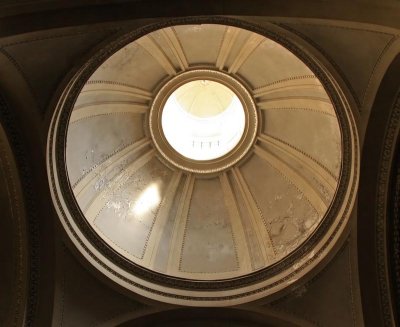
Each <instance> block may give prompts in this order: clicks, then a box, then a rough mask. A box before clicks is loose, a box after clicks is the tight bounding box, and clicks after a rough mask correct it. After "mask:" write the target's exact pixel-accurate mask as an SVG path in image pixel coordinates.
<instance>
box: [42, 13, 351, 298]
mask: <svg viewBox="0 0 400 327" xmlns="http://www.w3.org/2000/svg"><path fill="white" fill-rule="evenodd" d="M201 23H209V24H225V25H232V26H237V27H240V28H242V29H247V30H250V31H253V32H255V33H258V34H261V35H263V36H265V37H267V38H270V39H272V40H274V41H275V42H278V43H279V44H281V45H283V46H284V47H286V48H287V49H289V50H290V51H291V52H292V53H294V54H295V55H296V56H297V57H298V58H299V59H300V60H302V61H303V62H304V63H305V64H306V65H307V66H308V67H309V68H310V69H311V70H312V72H313V73H314V74H315V75H316V77H317V78H318V79H319V81H320V82H321V83H322V85H323V87H324V88H325V90H326V92H327V93H328V94H329V96H330V99H331V102H332V103H333V105H334V109H335V112H336V115H337V118H338V121H339V126H340V130H341V135H342V144H341V146H342V167H341V174H340V177H339V184H338V187H337V190H336V194H335V199H334V201H333V202H332V203H331V205H330V206H329V208H328V211H327V213H326V215H325V217H324V218H323V219H322V221H321V223H320V225H319V226H318V228H317V229H316V230H315V232H314V233H313V234H312V235H311V236H310V237H309V238H308V239H307V240H306V241H305V242H304V243H303V244H302V246H301V247H299V248H297V249H296V250H295V251H293V252H292V253H290V254H289V255H288V256H286V257H285V258H284V259H282V260H281V261H279V262H277V263H276V264H274V265H272V266H269V267H267V268H265V269H261V270H259V271H255V272H254V273H252V274H248V275H245V276H241V277H238V278H232V279H226V280H216V281H214V280H211V281H196V280H187V279H183V278H177V277H171V276H167V275H163V274H160V273H156V272H154V271H150V270H148V269H145V268H143V267H141V266H139V265H137V264H134V263H132V262H130V261H128V260H126V259H125V258H123V257H122V256H121V255H120V254H118V253H116V252H115V251H114V250H113V249H111V248H110V247H109V246H108V245H107V244H105V243H104V241H103V240H101V239H100V238H99V237H98V235H97V234H96V233H95V231H94V230H93V229H92V228H91V226H90V225H89V224H88V222H87V221H86V220H85V217H84V215H83V213H82V211H81V210H80V208H79V205H78V204H77V202H76V199H75V197H74V195H73V192H72V189H71V185H70V182H69V179H68V174H67V172H66V167H65V162H66V161H65V148H66V136H67V129H68V122H69V117H70V115H71V111H72V109H73V106H74V103H75V101H76V98H77V97H78V95H79V93H80V91H81V89H82V87H83V86H84V84H85V83H86V82H87V80H88V79H89V77H90V76H91V75H92V74H93V72H94V71H95V70H96V69H97V68H98V67H99V66H100V65H101V64H102V63H103V62H104V61H105V60H106V59H107V58H109V57H110V56H111V55H112V54H113V53H115V52H116V51H118V50H119V49H121V48H122V47H123V46H125V45H126V44H128V43H130V42H132V41H133V40H136V39H137V38H139V37H141V36H143V35H146V34H147V33H150V32H152V31H155V30H157V29H160V28H164V27H168V26H173V25H184V24H201ZM306 49H307V44H305V43H304V44H303V43H301V44H298V43H297V42H296V41H293V40H292V39H291V38H290V37H289V36H282V35H281V34H280V32H279V29H278V28H275V27H273V26H272V25H271V26H269V27H268V28H263V27H260V26H257V25H253V24H251V23H247V22H244V21H241V20H237V19H231V18H223V17H195V18H177V19H171V20H168V21H164V22H162V23H159V24H154V25H150V26H145V27H143V28H139V29H137V30H136V31H134V32H132V33H129V34H128V35H124V36H122V37H121V38H120V39H118V40H116V41H115V42H112V43H110V45H109V46H107V47H105V48H104V49H102V50H101V51H99V52H98V53H97V54H95V55H94V56H93V57H92V58H91V59H89V61H88V62H87V63H86V64H85V65H84V66H82V68H81V69H80V70H79V71H78V73H77V74H76V75H75V77H74V78H73V79H72V80H71V81H70V82H69V84H68V86H67V87H66V88H65V91H64V93H63V95H62V96H61V97H60V99H59V101H58V105H57V108H56V110H55V113H54V116H53V120H52V123H51V127H50V131H49V136H48V146H47V164H48V172H49V183H50V188H51V193H52V198H53V202H54V204H55V207H56V210H57V212H58V214H59V217H60V220H61V223H62V225H63V226H64V229H65V231H66V233H67V234H68V236H69V237H70V239H71V240H72V242H73V243H74V245H75V246H76V248H77V249H78V250H79V252H80V253H81V254H82V255H83V256H84V257H85V258H86V259H87V261H88V262H90V263H91V264H92V265H93V266H94V267H95V268H96V269H97V270H98V271H100V272H101V273H102V274H104V275H105V276H107V277H108V278H109V279H110V280H112V281H113V282H115V283H117V284H118V285H120V286H122V287H123V288H125V289H128V290H130V291H132V292H134V293H138V294H140V295H143V296H146V297H149V298H152V299H155V300H159V301H163V302H168V303H174V304H180V305H190V306H226V305H235V304H240V303H244V302H249V301H252V300H256V299H260V298H261V297H265V296H267V295H271V294H273V293H276V292H278V291H281V290H283V289H284V288H286V287H288V286H289V285H292V283H294V282H296V281H297V280H299V279H300V278H302V277H304V276H305V275H306V274H308V273H309V272H310V271H311V270H313V269H314V268H315V267H316V266H317V265H318V264H320V263H321V262H322V261H323V259H324V258H326V257H327V255H328V253H330V252H331V250H332V249H333V248H335V247H336V245H337V243H338V240H339V239H341V238H342V237H341V236H342V234H343V231H344V230H345V228H346V226H347V222H348V219H349V217H350V214H351V210H352V207H353V204H354V199H355V195H356V189H357V186H358V171H359V148H358V138H357V132H356V127H355V123H354V120H353V117H352V111H351V108H350V106H349V104H348V101H347V99H346V98H345V96H344V92H343V91H342V89H341V87H340V86H339V85H338V84H337V82H336V81H335V80H334V79H333V77H332V74H331V73H330V72H329V71H328V70H327V69H326V68H325V67H323V66H322V64H321V60H319V59H318V55H316V54H315V53H314V52H310V51H307V50H306ZM255 118H256V116H255ZM153 123H154V122H153ZM250 135H251V133H250ZM248 144H251V141H249V143H248ZM248 146H251V145H248ZM242 153H245V151H244V152H241V154H242ZM238 157H239V158H238V159H237V160H240V159H241V158H242V157H243V156H240V155H239V156H238ZM225 165H226V164H225ZM228 165H229V164H228ZM218 167H220V166H218ZM189 168H190V167H189ZM215 169H219V168H215ZM221 169H224V168H221ZM200 171H201V170H200Z"/></svg>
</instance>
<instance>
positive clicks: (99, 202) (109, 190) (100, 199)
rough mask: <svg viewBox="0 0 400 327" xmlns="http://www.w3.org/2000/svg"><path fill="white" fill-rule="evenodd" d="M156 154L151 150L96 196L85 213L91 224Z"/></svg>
mask: <svg viewBox="0 0 400 327" xmlns="http://www.w3.org/2000/svg"><path fill="white" fill-rule="evenodd" d="M154 154H155V151H154V149H151V150H150V151H148V152H146V153H145V154H144V155H142V156H141V157H139V158H138V159H136V160H135V161H133V162H132V163H131V164H130V165H128V166H127V167H126V168H125V169H124V170H123V171H122V172H121V173H119V174H118V175H117V176H116V177H114V178H113V179H112V180H111V181H110V182H109V184H108V185H107V186H106V187H105V188H104V189H103V190H102V191H101V192H99V193H98V194H97V195H96V197H95V198H94V199H93V200H92V202H91V203H90V205H89V207H88V208H87V210H86V211H85V212H84V214H85V217H86V219H87V220H88V221H89V222H92V221H93V220H94V219H95V218H96V215H97V214H98V213H99V212H100V210H101V209H102V208H103V207H104V206H105V205H106V203H107V202H108V200H109V199H110V198H111V197H112V196H113V194H114V192H115V191H116V190H118V189H119V188H121V187H122V186H123V185H124V184H125V183H126V182H127V181H128V180H129V178H130V177H131V176H132V175H133V174H134V173H135V172H136V171H137V170H138V169H139V168H141V167H143V166H144V165H145V164H146V163H147V162H149V161H150V160H151V159H152V158H153V157H154Z"/></svg>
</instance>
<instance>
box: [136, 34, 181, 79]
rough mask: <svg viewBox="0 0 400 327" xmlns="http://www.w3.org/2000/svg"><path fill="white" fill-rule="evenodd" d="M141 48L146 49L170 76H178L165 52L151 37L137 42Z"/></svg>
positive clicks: (144, 37)
mask: <svg viewBox="0 0 400 327" xmlns="http://www.w3.org/2000/svg"><path fill="white" fill-rule="evenodd" d="M137 42H138V43H139V44H140V46H141V47H142V48H143V49H145V50H146V51H147V52H148V53H149V54H150V55H151V56H152V57H153V58H154V59H155V60H157V62H158V63H159V64H160V65H161V67H162V68H164V70H165V71H166V72H167V74H168V75H170V76H173V75H175V74H176V70H175V67H174V66H173V65H172V64H171V62H170V61H169V59H168V57H167V56H166V54H165V53H164V51H163V50H162V49H161V48H160V47H159V46H158V44H157V43H156V42H155V41H154V40H153V38H151V37H150V36H143V37H141V38H140V39H138V40H137Z"/></svg>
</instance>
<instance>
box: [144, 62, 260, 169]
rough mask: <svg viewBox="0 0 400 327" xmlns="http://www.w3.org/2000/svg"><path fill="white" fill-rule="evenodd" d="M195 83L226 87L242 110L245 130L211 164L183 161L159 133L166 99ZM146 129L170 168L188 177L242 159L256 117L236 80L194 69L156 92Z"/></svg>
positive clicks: (252, 135)
mask: <svg viewBox="0 0 400 327" xmlns="http://www.w3.org/2000/svg"><path fill="white" fill-rule="evenodd" d="M196 80H211V81H214V82H218V83H221V84H223V85H225V86H227V87H228V88H229V89H230V90H232V91H233V92H234V93H235V94H236V95H237V97H238V98H239V100H240V102H241V103H242V105H243V108H244V113H245V129H244V132H243V136H242V138H241V140H240V141H239V143H238V145H236V146H235V148H234V149H233V150H231V151H229V153H227V154H226V155H224V156H222V157H220V158H216V159H213V160H205V161H199V160H192V159H189V158H186V157H184V156H183V155H181V154H180V153H178V152H177V151H176V150H175V149H173V147H172V146H171V145H170V144H169V142H168V141H167V139H166V137H165V135H164V133H163V131H162V124H161V117H162V111H163V108H164V105H165V103H166V101H167V100H168V98H169V96H170V95H171V94H172V93H173V92H174V91H175V90H176V89H177V88H179V87H180V86H182V85H183V84H185V83H188V82H191V81H196ZM149 129H150V133H151V137H152V139H153V141H154V144H155V146H156V148H157V150H158V151H159V153H160V154H161V156H162V157H163V158H164V159H165V160H167V161H168V162H169V163H170V164H172V165H173V166H175V167H178V168H180V169H182V170H184V171H187V172H191V173H197V174H214V173H217V172H220V171H223V170H226V169H228V168H229V167H232V166H233V165H235V164H236V163H237V162H238V161H239V160H241V159H242V158H243V157H244V156H245V155H246V153H247V152H248V151H249V149H250V148H251V146H252V145H253V143H254V140H255V138H256V135H257V131H258V116H257V110H256V106H255V103H254V100H253V98H252V96H251V94H250V92H249V91H248V90H247V89H246V87H245V86H244V85H243V84H242V83H241V82H239V81H238V80H237V79H236V78H234V77H232V76H230V75H228V74H226V73H224V72H220V71H217V70H211V69H194V70H189V71H184V72H183V73H181V74H179V75H177V76H175V77H173V78H172V79H170V80H169V81H167V82H166V83H165V84H164V85H163V86H162V87H161V89H160V90H159V91H158V93H157V95H156V96H155V98H154V101H153V103H152V105H151V109H150V114H149Z"/></svg>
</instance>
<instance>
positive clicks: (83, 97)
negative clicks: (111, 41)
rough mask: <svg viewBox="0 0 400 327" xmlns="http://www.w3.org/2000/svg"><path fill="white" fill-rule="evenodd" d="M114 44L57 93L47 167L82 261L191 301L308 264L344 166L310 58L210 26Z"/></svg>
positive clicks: (338, 121) (341, 134)
mask: <svg viewBox="0 0 400 327" xmlns="http://www.w3.org/2000/svg"><path fill="white" fill-rule="evenodd" d="M128 39H129V41H127V40H128ZM113 47H114V50H113V53H112V54H111V55H110V54H109V52H108V53H103V54H100V55H99V57H100V58H101V59H99V61H100V62H99V63H98V64H96V65H93V66H92V67H93V68H92V70H90V71H89V72H87V73H86V77H85V78H83V79H82V80H81V87H76V88H75V90H76V91H75V95H74V96H71V97H70V98H71V99H72V98H73V100H72V101H71V102H70V106H69V108H70V109H69V110H70V111H69V113H67V114H65V115H66V116H65V117H68V118H65V121H66V124H65V126H64V133H65V134H64V136H65V137H64V141H63V142H65V143H64V145H65V146H64V149H65V151H64V152H63V153H62V154H61V155H60V156H61V157H60V158H61V159H58V163H57V164H58V166H57V167H58V168H57V169H58V171H60V166H62V164H61V162H62V161H63V160H64V164H63V167H64V168H65V180H66V181H67V183H68V185H69V193H68V194H69V195H68V197H69V199H70V200H69V201H70V202H69V203H71V204H70V205H65V206H64V209H63V211H65V212H68V213H67V214H66V216H68V217H69V218H66V220H65V221H68V223H64V225H68V224H69V226H67V227H66V228H67V229H69V230H70V231H72V230H73V231H74V232H70V234H71V235H72V234H74V233H75V234H76V235H75V236H71V237H72V238H73V239H76V240H80V241H76V243H79V244H80V245H78V247H79V248H82V247H83V248H84V247H88V248H89V249H91V250H90V251H92V252H93V253H95V254H93V255H90V256H89V255H87V253H88V252H87V250H85V249H84V250H81V251H82V252H84V253H86V254H85V255H86V256H87V258H89V260H91V261H93V258H94V257H96V258H100V259H98V261H99V262H102V263H101V264H95V265H100V266H101V267H102V268H99V269H101V270H104V273H105V274H106V275H108V276H110V274H111V275H113V276H114V277H115V276H117V275H118V276H122V277H118V278H117V279H118V280H119V284H120V285H123V286H124V287H126V288H128V289H133V290H134V291H138V292H139V293H141V294H144V295H146V296H150V297H151V298H157V299H160V297H161V300H163V301H166V302H172V303H180V304H189V305H190V303H196V304H197V305H198V304H199V302H202V301H203V302H202V303H205V305H210V303H221V302H218V301H217V300H215V299H216V298H219V297H220V296H222V297H223V296H226V297H231V298H232V299H236V300H233V301H237V302H245V301H248V300H253V299H255V298H258V297H260V296H262V295H265V293H272V292H274V291H276V290H277V289H281V288H282V287H284V286H283V284H282V282H280V284H279V285H280V286H278V287H276V288H274V287H275V286H274V287H273V286H268V285H273V283H274V282H276V281H277V280H279V278H281V280H282V279H283V280H284V278H289V277H288V276H292V277H290V278H291V280H292V282H293V280H295V279H297V278H298V277H296V274H294V275H293V274H292V273H293V271H294V270H295V271H297V268H298V267H303V266H304V267H307V268H304V269H303V268H302V269H303V270H302V269H298V271H299V272H300V271H301V273H299V274H300V275H301V274H304V273H305V272H306V271H308V270H309V269H311V268H310V267H311V266H313V265H316V264H317V263H318V262H319V261H320V260H322V258H323V257H324V256H325V255H326V252H324V251H325V250H323V248H324V246H325V247H326V246H327V245H326V244H328V243H327V242H328V241H327V238H329V236H332V235H336V234H334V233H337V231H338V228H339V227H338V226H340V225H341V224H342V223H343V219H347V218H346V217H347V215H348V213H345V212H344V209H343V208H345V204H346V203H349V202H348V201H350V200H351V199H350V200H349V197H350V198H351V196H350V195H349V191H348V188H347V187H348V185H350V184H351V183H354V180H353V178H354V176H353V175H354V174H353V169H354V163H353V161H352V160H354V158H353V159H351V152H349V147H350V148H351V147H353V143H352V142H353V140H352V136H351V132H349V130H351V128H350V127H349V126H350V123H349V122H351V119H352V118H351V116H349V113H348V111H346V110H347V109H343V108H345V105H343V102H340V101H341V100H336V101H334V100H333V99H334V98H335V97H336V98H340V96H339V97H338V96H337V94H336V95H332V94H333V93H332V92H336V91H335V89H334V87H333V86H332V84H331V83H330V82H329V80H327V79H325V80H322V79H321V77H323V76H325V75H324V73H322V72H320V73H318V74H316V68H315V67H318V65H316V64H314V68H313V69H312V68H311V66H312V65H311V64H310V62H312V61H310V62H308V63H307V64H306V63H305V62H304V61H303V60H302V59H300V57H299V56H298V55H295V54H294V50H293V51H291V50H289V49H288V48H287V47H286V46H283V45H282V44H280V43H278V42H277V41H276V40H274V39H273V37H272V36H271V38H270V37H267V36H266V35H263V34H260V32H256V31H253V30H251V29H247V28H246V29H244V28H239V27H235V26H228V25H222V24H217V23H215V24H195V23H194V24H185V25H172V26H165V27H163V28H158V29H153V30H150V31H149V32H148V33H147V34H146V33H145V35H140V36H129V37H128V38H125V39H123V41H120V43H118V46H116V45H114V46H113ZM300 53H301V52H300ZM303 57H304V58H306V56H303ZM329 88H330V90H329ZM61 112H66V109H65V106H63V107H62V110H61V109H60V113H59V114H60V115H62V113H61ZM60 117H61V116H60ZM59 120H60V121H62V118H60V119H59ZM54 124H56V125H55V126H59V125H57V124H59V123H58V122H57V123H54ZM57 128H58V127H57ZM57 128H56V129H57ZM54 142H55V141H54ZM54 144H55V143H54ZM54 146H56V145H54ZM346 156H347V157H346ZM349 158H350V159H349ZM56 161H57V160H56ZM346 166H347V167H353V168H349V169H347V170H344V168H345V167H346ZM63 174H64V173H63ZM352 174H353V175H352ZM351 176H353V177H351ZM58 178H59V177H57V178H56V179H58ZM60 188H61V187H60ZM63 192H64V193H63V194H64V195H65V194H66V192H67V191H63ZM338 194H340V197H338ZM351 201H352V200H351ZM72 207H73V208H74V209H71V208H72ZM346 210H348V209H346ZM346 212H347V211H346ZM71 226H72V227H71ZM340 228H342V227H340ZM335 230H336V231H335ZM334 237H338V235H337V236H334ZM332 238H333V236H332ZM329 242H330V241H329ZM82 243H83V244H86V243H87V244H89V245H82ZM92 247H93V249H92ZM318 251H320V252H318ZM317 253H320V254H317ZM314 256H315V257H314ZM90 258H91V259H90ZM94 261H96V260H94ZM314 261H315V262H314ZM110 262H112V264H111V263H110ZM305 262H312V265H311V266H310V265H309V264H305ZM110 265H111V266H112V267H114V266H115V268H113V271H114V272H115V273H111V272H110V269H111V268H107V267H111V266H110ZM290 274H292V275H290ZM127 276H128V277H127ZM110 278H113V277H110ZM290 278H289V279H290ZM215 285H218V287H219V291H216V286H215ZM277 285H278V284H277ZM221 287H222V290H223V291H221ZM160 294H161V295H160ZM171 294H173V295H171ZM177 298H178V299H180V300H179V301H178V300H176V299H177ZM214 298H215V299H214ZM191 301H193V302H191ZM232 303H233V302H232ZM211 305H214V304H211ZM218 305H220V304H218Z"/></svg>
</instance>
